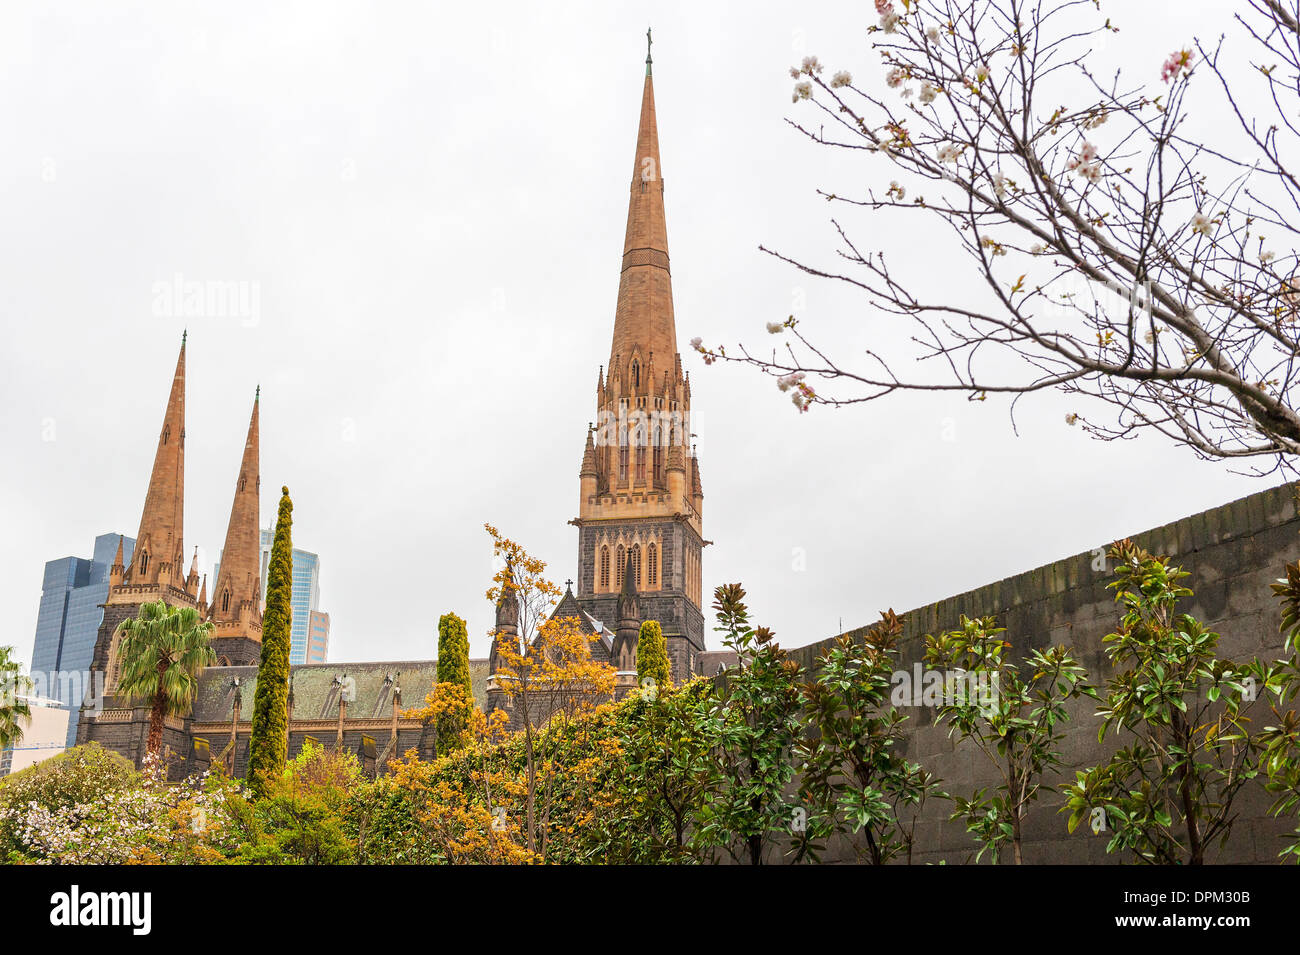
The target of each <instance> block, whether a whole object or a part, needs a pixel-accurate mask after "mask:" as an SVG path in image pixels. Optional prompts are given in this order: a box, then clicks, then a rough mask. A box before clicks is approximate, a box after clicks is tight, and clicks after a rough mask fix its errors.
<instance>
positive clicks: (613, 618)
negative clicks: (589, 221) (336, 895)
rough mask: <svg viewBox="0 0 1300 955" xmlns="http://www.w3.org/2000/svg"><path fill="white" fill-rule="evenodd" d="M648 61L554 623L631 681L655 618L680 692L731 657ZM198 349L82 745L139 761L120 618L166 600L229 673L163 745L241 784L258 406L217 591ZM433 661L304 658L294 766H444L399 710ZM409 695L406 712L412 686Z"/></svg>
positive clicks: (480, 677) (252, 604)
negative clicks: (206, 547) (188, 451)
mask: <svg viewBox="0 0 1300 955" xmlns="http://www.w3.org/2000/svg"><path fill="white" fill-rule="evenodd" d="M651 68H652V61H651V57H650V56H649V54H647V56H646V65H645V83H644V86H643V90H642V95H641V108H640V116H639V121H638V124H637V136H636V154H635V156H634V162H633V166H632V176H631V182H630V188H629V196H628V212H627V231H626V236H625V239H624V242H623V254H622V261H621V266H620V271H619V282H618V297H617V301H616V305H615V309H614V327H613V337H612V341H611V344H610V351H609V359H608V364H607V365H602V366H600V368H599V370H598V372H597V376H596V409H595V418H594V420H593V421H592V422H590V423H589V424H588V426H587V434H586V444H585V447H584V450H583V454H582V464H581V468H580V470H579V472H578V483H579V498H578V516H577V517H576V518H574V519H573V520H572V521H570V523H571V524H573V525H575V526H576V527H577V530H578V566H577V593H576V594H575V593H574V591H573V589H572V587H570V588H569V589H568V590H567V591H566V593H565V594H564V597H563V599H562V600H561V601H560V602H559V605H558V606H557V607H556V608H555V610H554V612H553V614H552V616H554V617H575V618H577V619H578V620H579V623H580V625H581V626H582V628H583V630H584V631H585V632H586V633H588V634H589V636H590V637H591V646H592V653H593V655H594V656H596V657H597V658H598V659H600V660H602V661H603V662H608V663H610V664H611V665H612V666H613V667H614V668H615V670H616V671H617V672H618V674H619V683H620V685H623V686H628V685H630V684H631V683H632V681H633V680H634V678H635V673H636V643H637V636H638V632H639V629H640V626H641V623H642V622H643V621H646V620H657V621H658V622H659V623H660V625H661V626H662V628H663V632H664V636H665V640H666V643H667V647H668V655H669V660H670V662H671V666H672V676H673V680H674V682H681V681H683V680H686V679H688V678H690V677H691V676H693V675H696V674H701V673H703V674H707V675H712V674H713V673H716V672H717V671H718V669H720V667H721V666H722V665H723V664H725V662H726V658H727V656H728V654H726V653H722V652H706V651H705V643H704V615H703V610H702V603H703V599H704V595H703V589H702V584H701V580H702V577H701V566H702V556H703V550H704V547H705V546H706V545H707V543H708V541H706V540H705V539H704V536H703V505H704V492H703V485H702V483H701V480H700V464H699V459H698V458H697V456H696V453H695V447H694V445H693V443H692V437H693V436H692V433H691V429H690V410H691V386H690V378H689V376H688V375H687V374H685V373H683V371H682V359H681V355H680V353H679V352H678V348H677V331H676V326H675V323H674V319H673V297H672V275H671V269H670V266H669V257H668V230H667V219H666V216H665V213H664V178H663V172H662V167H661V164H660V158H659V131H658V124H657V121H656V117H655V102H654V83H653V78H652V75H651ZM185 348H186V344H185V339H184V337H182V341H181V350H180V356H179V358H178V359H177V363H176V373H175V376H174V377H173V380H172V387H171V393H170V395H169V397H168V401H167V409H166V412H165V414H164V416H163V425H162V431H161V433H160V434H159V437H158V447H157V452H156V454H155V457H154V465H153V471H152V474H151V476H150V480H149V487H148V490H147V492H146V495H145V504H144V512H143V514H142V516H141V519H140V530H139V534H138V535H137V537H136V545H135V553H134V554H133V556H132V561H131V565H130V566H129V567H126V566H123V565H122V550H121V547H120V546H119V549H118V557H117V560H116V561H115V563H114V566H113V568H112V570H111V574H110V586H109V593H108V597H107V599H106V600H105V604H104V617H103V622H102V624H101V626H100V629H99V634H98V639H97V641H96V645H95V654H94V660H93V663H92V680H93V679H95V674H103V686H104V693H103V699H102V701H101V704H102V705H100V706H92V705H91V704H89V703H87V704H86V705H83V707H82V712H81V715H80V723H79V726H78V732H77V742H78V743H84V742H88V741H97V742H99V743H101V744H102V745H104V746H107V747H109V748H112V749H115V750H117V751H119V752H121V753H123V754H124V755H126V756H128V757H130V758H132V759H135V760H137V761H139V760H141V759H142V758H143V755H144V751H145V750H144V746H145V738H146V736H147V733H148V722H149V714H148V709H147V707H144V706H143V705H141V704H139V703H138V702H137V701H130V700H126V699H119V698H118V696H117V695H116V680H117V675H118V652H117V650H118V648H117V639H116V638H115V636H114V632H115V630H116V628H117V625H118V624H119V623H120V622H121V621H122V620H125V619H127V618H128V617H134V616H136V615H137V614H138V612H139V610H140V607H141V605H142V604H144V603H147V602H150V601H156V600H163V601H165V602H167V603H168V604H171V605H174V606H182V607H193V608H195V609H196V610H197V611H198V612H199V614H200V615H201V616H202V618H203V619H204V620H207V621H209V622H211V623H212V625H213V633H212V645H213V648H214V650H215V651H216V654H217V665H216V666H213V667H209V668H208V669H207V670H205V671H204V673H203V674H202V676H201V677H200V681H199V692H198V696H197V699H196V700H195V703H194V706H193V708H192V711H191V712H190V714H188V715H187V716H186V717H184V718H169V719H168V721H167V725H166V727H165V730H164V744H165V745H166V746H167V747H168V749H169V750H170V753H171V754H172V758H173V761H174V762H175V763H176V764H177V765H176V766H175V768H174V769H173V772H178V773H180V774H182V775H183V774H185V773H189V772H195V771H202V770H203V769H206V768H208V767H209V766H210V765H212V764H214V763H222V764H224V765H225V766H226V767H227V769H228V770H229V771H230V772H232V773H233V774H236V775H238V774H242V773H243V771H244V768H245V766H246V761H247V749H248V741H249V735H250V732H251V719H252V706H253V696H254V689H255V686H256V682H257V664H258V661H259V659H260V655H261V636H262V617H261V601H262V594H261V592H260V580H261V576H260V563H259V561H260V546H259V541H260V538H259V530H258V526H259V514H258V501H259V491H260V487H261V479H260V477H259V474H258V448H259V436H258V409H259V404H260V393H259V395H258V396H257V397H255V398H254V401H253V410H252V416H251V418H250V420H249V425H248V438H247V441H246V442H245V445H244V450H243V454H242V457H241V460H240V466H239V472H238V474H237V476H236V480H235V489H234V498H233V502H232V504H231V509H230V520H229V524H228V525H227V530H226V541H225V549H224V552H223V554H224V556H223V558H222V561H221V565H220V568H219V575H218V577H217V579H216V581H215V586H214V587H213V588H212V590H211V594H210V595H209V590H208V586H207V579H206V577H204V578H203V580H202V582H200V579H199V575H198V569H197V549H196V553H195V557H194V558H193V559H192V561H191V564H190V567H189V570H188V572H187V571H185V570H184V569H183V568H184V556H185V555H184V544H183V523H184V522H183V518H184V513H183V512H184V503H185V437H186V436H185ZM509 603H510V602H506V603H503V604H502V605H501V606H499V607H498V608H497V621H496V633H497V637H496V639H502V638H511V637H513V638H514V639H518V636H517V635H516V627H517V617H516V613H515V611H514V608H513V607H511V606H510V605H509ZM495 658H496V654H495V653H494V654H493V655H492V657H491V658H490V659H489V660H471V661H470V670H471V681H472V683H473V690H474V697H475V699H476V700H477V701H478V703H479V705H480V706H483V707H485V708H487V709H489V710H490V709H493V708H496V707H502V708H507V709H508V708H509V702H508V700H507V699H506V698H505V694H504V693H503V692H502V691H501V690H500V689H499V688H498V687H497V686H496V674H495V672H494V671H495ZM436 672H437V667H436V661H434V660H417V661H397V662H383V663H349V664H306V665H297V666H293V667H291V669H290V693H289V708H290V713H289V717H290V726H289V741H290V747H289V750H290V755H293V754H294V753H296V752H297V751H298V750H299V749H301V747H302V746H303V745H304V743H306V742H307V741H308V740H314V741H316V742H319V743H322V744H323V745H331V744H332V745H335V746H337V747H340V748H346V749H348V750H350V751H353V752H356V753H357V754H358V755H359V756H360V758H361V760H362V763H363V765H364V766H365V768H366V769H367V770H368V771H370V772H382V771H383V770H384V767H385V765H386V763H387V762H388V760H389V759H390V758H392V757H394V756H398V755H401V754H402V753H404V752H406V751H407V750H408V749H415V750H417V751H418V752H419V753H420V754H421V755H422V756H431V755H432V754H433V752H434V749H435V746H436V741H435V740H434V739H433V738H432V735H431V729H430V727H428V726H425V725H422V724H421V723H420V722H419V721H418V720H414V719H410V718H407V717H405V716H404V715H403V708H404V707H407V708H409V707H411V706H414V705H417V704H418V703H420V702H421V701H422V700H423V698H424V695H425V693H426V692H427V691H428V690H429V688H430V687H432V685H433V683H434V681H435V679H436ZM403 684H405V685H406V686H407V687H409V688H410V693H409V700H408V701H407V702H406V703H405V704H403V701H402V685H403Z"/></svg>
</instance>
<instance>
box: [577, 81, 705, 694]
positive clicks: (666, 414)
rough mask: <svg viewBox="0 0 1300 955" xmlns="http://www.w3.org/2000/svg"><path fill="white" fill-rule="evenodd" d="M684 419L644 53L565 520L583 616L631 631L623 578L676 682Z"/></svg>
mask: <svg viewBox="0 0 1300 955" xmlns="http://www.w3.org/2000/svg"><path fill="white" fill-rule="evenodd" d="M690 410H691V396H690V383H689V382H688V381H687V379H686V377H685V375H684V374H683V372H682V361H681V356H680V354H679V353H678V350H677V329H676V324H675V319H674V315H673V291H672V276H671V273H670V270H669V261H668V226H667V217H666V215H665V213H664V178H663V168H662V163H661V162H660V157H659V126H658V117H657V115H656V113H655V97H654V78H653V77H652V75H651V71H650V57H649V56H648V55H647V57H646V75H645V83H644V85H643V86H642V90H641V111H640V115H639V118H638V121H637V134H636V154H635V156H634V157H633V165H632V182H631V186H630V194H629V197H628V209H627V232H626V235H625V237H624V240H623V257H622V262H621V267H620V270H619V282H618V299H617V303H616V305H615V308H614V334H613V338H612V341H611V344H610V355H609V366H608V369H602V371H601V372H599V373H598V374H597V379H596V416H597V420H598V424H596V425H595V426H594V427H592V428H589V429H588V434H587V442H586V445H585V447H584V449H583V457H582V466H581V469H580V472H579V485H580V494H579V511H578V518H577V519H576V520H575V521H573V523H574V524H576V525H577V526H578V529H579V535H578V602H579V604H580V605H581V606H582V609H583V610H585V611H586V612H587V613H589V614H590V615H591V616H592V617H594V618H596V619H598V620H601V621H604V622H606V623H607V624H609V625H611V628H612V627H615V626H616V627H619V628H623V629H628V631H629V632H632V631H631V629H630V628H631V627H632V625H633V623H634V622H635V621H632V620H630V619H627V620H625V619H623V617H622V616H621V615H620V609H619V595H620V593H621V592H623V591H624V589H625V588H624V581H625V580H626V581H627V589H628V591H629V592H630V593H634V594H636V595H637V599H636V601H635V607H636V611H637V613H639V614H640V615H641V616H642V617H643V618H644V619H647V620H658V621H659V623H660V624H661V626H662V627H663V630H664V636H665V639H666V642H667V645H668V651H669V656H670V658H671V660H672V665H673V678H674V679H675V680H683V679H686V678H687V677H689V676H690V675H691V674H692V673H694V672H695V669H696V664H695V661H696V657H697V655H698V653H699V652H700V651H702V650H703V649H704V617H703V613H702V612H701V609H700V600H701V584H700V580H701V578H700V567H701V562H700V556H701V552H702V549H703V547H704V546H705V541H704V539H703V516H702V511H703V503H704V496H703V493H702V492H699V490H698V487H699V485H698V484H697V481H698V468H699V463H698V461H697V460H695V459H694V458H692V457H691V456H690V450H691V445H690V441H691V428H690ZM688 460H689V461H690V462H691V468H690V470H688V467H687V462H688ZM625 605H626V601H625ZM623 642H624V643H626V642H627V641H623ZM620 649H621V650H623V649H626V650H628V651H629V652H626V653H624V654H623V657H624V659H622V660H620V661H619V662H618V665H619V666H620V668H621V669H626V670H631V671H634V670H635V659H634V658H629V656H630V654H633V653H634V650H633V648H624V647H620Z"/></svg>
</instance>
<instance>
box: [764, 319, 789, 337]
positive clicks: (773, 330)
mask: <svg viewBox="0 0 1300 955" xmlns="http://www.w3.org/2000/svg"><path fill="white" fill-rule="evenodd" d="M784 330H785V326H784V325H783V324H781V323H780V322H768V323H767V331H768V334H771V335H780V334H781V332H783V331H784Z"/></svg>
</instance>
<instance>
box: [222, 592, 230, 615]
mask: <svg viewBox="0 0 1300 955" xmlns="http://www.w3.org/2000/svg"><path fill="white" fill-rule="evenodd" d="M229 609H230V591H229V590H223V591H222V592H221V612H222V613H225V612H226V611H227V610H229Z"/></svg>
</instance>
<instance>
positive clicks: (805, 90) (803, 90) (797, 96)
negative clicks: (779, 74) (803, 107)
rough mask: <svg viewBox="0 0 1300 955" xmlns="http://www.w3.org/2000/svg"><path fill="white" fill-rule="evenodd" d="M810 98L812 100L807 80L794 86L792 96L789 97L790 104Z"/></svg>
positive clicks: (810, 87) (809, 84) (810, 86)
mask: <svg viewBox="0 0 1300 955" xmlns="http://www.w3.org/2000/svg"><path fill="white" fill-rule="evenodd" d="M811 98H812V84H811V83H809V82H808V81H807V80H804V81H803V82H802V83H796V84H794V95H793V96H791V97H790V101H791V102H793V103H797V102H799V100H801V99H811Z"/></svg>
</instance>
